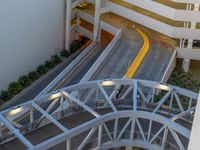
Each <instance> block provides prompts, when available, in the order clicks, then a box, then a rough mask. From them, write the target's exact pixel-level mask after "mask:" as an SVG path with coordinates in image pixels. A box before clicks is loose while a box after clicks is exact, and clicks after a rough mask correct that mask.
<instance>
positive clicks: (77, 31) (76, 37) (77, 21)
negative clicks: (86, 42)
mask: <svg viewBox="0 0 200 150" xmlns="http://www.w3.org/2000/svg"><path fill="white" fill-rule="evenodd" d="M80 23H81V20H80V18H79V17H77V19H76V27H75V28H76V29H75V40H78V39H79V27H80Z"/></svg>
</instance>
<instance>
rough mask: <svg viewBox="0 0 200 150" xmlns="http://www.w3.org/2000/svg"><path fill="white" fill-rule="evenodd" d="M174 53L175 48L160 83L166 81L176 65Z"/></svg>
mask: <svg viewBox="0 0 200 150" xmlns="http://www.w3.org/2000/svg"><path fill="white" fill-rule="evenodd" d="M176 54H177V48H176V50H175V51H174V53H173V55H172V58H171V60H170V62H169V65H168V66H167V69H166V70H165V73H164V75H163V77H162V79H161V83H166V82H167V80H168V79H169V77H170V76H171V74H172V72H173V70H174V68H175V67H176Z"/></svg>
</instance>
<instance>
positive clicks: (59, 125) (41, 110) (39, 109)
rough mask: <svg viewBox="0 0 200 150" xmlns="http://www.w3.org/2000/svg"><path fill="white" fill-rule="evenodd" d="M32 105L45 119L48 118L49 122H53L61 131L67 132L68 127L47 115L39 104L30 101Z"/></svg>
mask: <svg viewBox="0 0 200 150" xmlns="http://www.w3.org/2000/svg"><path fill="white" fill-rule="evenodd" d="M32 106H33V107H34V108H35V109H37V110H38V111H39V112H41V113H42V114H43V115H44V116H45V117H47V119H49V120H50V121H51V122H53V123H54V124H55V125H56V126H57V127H58V128H60V129H61V130H62V131H64V132H67V131H68V129H67V128H66V127H64V126H63V125H62V124H61V123H59V122H58V121H57V120H55V119H54V118H53V117H52V116H51V115H49V114H48V113H47V112H46V111H44V110H43V109H42V108H41V107H40V106H38V105H37V104H36V103H35V102H32Z"/></svg>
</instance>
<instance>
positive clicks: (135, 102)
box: [132, 80, 138, 111]
mask: <svg viewBox="0 0 200 150" xmlns="http://www.w3.org/2000/svg"><path fill="white" fill-rule="evenodd" d="M137 91H138V83H137V80H134V87H133V97H132V98H133V111H137V101H138V98H137Z"/></svg>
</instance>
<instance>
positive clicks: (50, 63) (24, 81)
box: [0, 36, 88, 101]
mask: <svg viewBox="0 0 200 150" xmlns="http://www.w3.org/2000/svg"><path fill="white" fill-rule="evenodd" d="M87 41H88V38H86V37H84V36H83V37H82V38H81V39H80V40H75V41H74V42H72V44H71V45H70V53H69V52H68V51H67V50H63V51H61V52H60V56H62V57H68V56H70V54H71V53H74V52H75V51H77V50H78V49H79V48H80V47H81V46H82V45H83V44H85V43H86V42H87ZM60 56H58V55H54V56H52V57H51V59H50V60H47V61H45V63H44V64H43V65H40V66H38V67H37V69H36V71H31V72H30V73H29V74H28V75H23V76H20V77H19V79H18V81H17V82H12V83H11V84H10V85H9V87H8V89H7V90H1V92H0V100H3V101H7V100H9V99H10V98H12V97H13V96H15V95H16V94H18V93H19V92H21V91H22V90H23V89H24V88H26V87H27V86H29V85H30V84H31V83H32V82H34V81H35V80H37V79H38V78H39V77H41V76H42V75H44V74H45V73H47V72H48V71H49V70H50V69H52V68H54V67H55V66H56V65H57V64H59V63H61V62H62V60H61V58H60Z"/></svg>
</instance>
